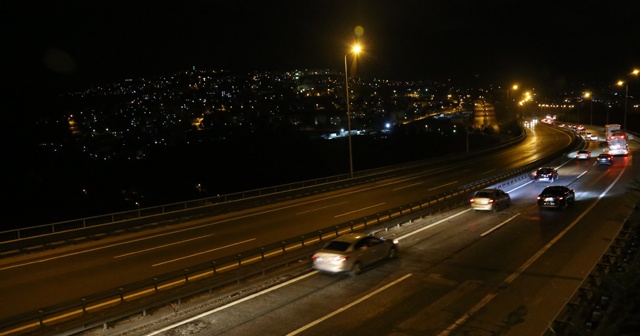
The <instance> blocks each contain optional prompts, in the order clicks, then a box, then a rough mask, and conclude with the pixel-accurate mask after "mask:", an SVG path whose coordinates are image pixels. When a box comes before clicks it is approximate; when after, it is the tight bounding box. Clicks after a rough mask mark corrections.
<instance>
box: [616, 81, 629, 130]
mask: <svg viewBox="0 0 640 336" xmlns="http://www.w3.org/2000/svg"><path fill="white" fill-rule="evenodd" d="M617 84H618V86H623V85H624V87H625V88H624V119H623V121H622V129H624V130H626V129H627V101H628V100H629V83H627V82H623V81H618V83H617Z"/></svg>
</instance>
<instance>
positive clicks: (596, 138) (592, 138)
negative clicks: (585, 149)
mask: <svg viewBox="0 0 640 336" xmlns="http://www.w3.org/2000/svg"><path fill="white" fill-rule="evenodd" d="M591 140H592V141H598V136H597V135H595V134H593V133H591Z"/></svg>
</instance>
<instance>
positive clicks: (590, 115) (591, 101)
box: [584, 92, 593, 125]
mask: <svg viewBox="0 0 640 336" xmlns="http://www.w3.org/2000/svg"><path fill="white" fill-rule="evenodd" d="M584 97H585V98H587V99H589V125H593V97H591V92H585V93H584Z"/></svg>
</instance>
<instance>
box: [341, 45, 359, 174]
mask: <svg viewBox="0 0 640 336" xmlns="http://www.w3.org/2000/svg"><path fill="white" fill-rule="evenodd" d="M360 50H361V48H360V46H359V45H356V46H354V47H353V49H351V52H352V53H354V54H358V53H359V52H360ZM347 55H349V53H346V54H345V55H344V86H345V88H346V97H347V138H349V177H351V178H353V149H352V147H351V111H350V110H349V70H348V68H347Z"/></svg>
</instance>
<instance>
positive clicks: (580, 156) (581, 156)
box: [576, 150, 591, 160]
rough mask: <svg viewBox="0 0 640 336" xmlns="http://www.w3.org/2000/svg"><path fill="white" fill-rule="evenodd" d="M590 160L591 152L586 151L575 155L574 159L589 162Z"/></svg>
mask: <svg viewBox="0 0 640 336" xmlns="http://www.w3.org/2000/svg"><path fill="white" fill-rule="evenodd" d="M590 158H591V152H590V151H588V150H580V151H578V153H577V154H576V159H578V160H589V159H590Z"/></svg>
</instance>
